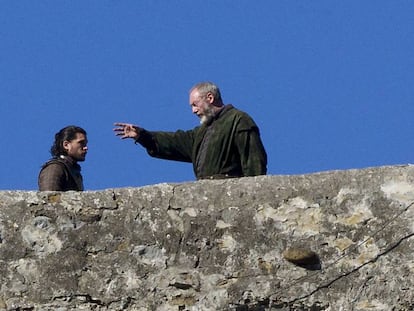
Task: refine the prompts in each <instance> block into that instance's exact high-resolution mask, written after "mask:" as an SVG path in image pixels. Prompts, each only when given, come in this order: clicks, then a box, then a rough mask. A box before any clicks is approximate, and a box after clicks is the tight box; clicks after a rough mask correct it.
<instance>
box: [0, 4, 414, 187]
mask: <svg viewBox="0 0 414 311" xmlns="http://www.w3.org/2000/svg"><path fill="white" fill-rule="evenodd" d="M0 39H1V41H0V42H1V48H0V115H1V121H2V122H1V123H0V127H1V133H2V139H1V142H2V145H3V147H2V152H1V153H0V154H1V155H0V160H1V164H2V165H1V166H0V189H1V190H36V189H37V175H38V172H39V168H40V166H41V164H42V163H43V162H45V161H46V160H47V159H48V158H49V157H50V154H49V149H50V146H51V144H52V142H53V137H54V134H55V133H56V132H57V131H58V130H59V129H60V128H62V127H64V126H66V125H69V124H75V125H79V126H81V127H83V128H85V129H86V130H87V132H88V138H89V153H88V156H87V159H86V161H85V162H83V163H82V171H83V175H84V181H85V188H86V189H87V190H100V189H106V188H117V187H137V186H144V185H151V184H156V183H162V182H185V181H194V180H195V179H194V175H193V172H192V166H191V164H188V163H179V162H172V161H165V160H159V159H154V158H151V157H149V156H148V155H147V154H146V151H145V150H144V149H143V148H141V147H140V146H136V145H134V144H133V142H132V141H122V140H119V138H117V137H115V135H114V134H113V132H112V129H113V123H114V122H130V123H135V124H137V125H140V126H142V127H144V128H146V129H148V130H167V131H173V130H176V129H190V128H193V127H195V126H197V125H198V122H199V121H198V118H197V117H196V116H194V115H192V113H191V110H190V107H189V106H188V90H189V89H190V88H191V86H193V85H194V84H195V83H197V82H200V81H206V80H208V81H213V82H215V83H216V84H218V85H219V87H220V89H221V91H222V95H223V98H224V101H225V102H226V103H231V104H233V105H234V106H236V107H237V108H239V109H241V110H243V111H246V112H248V113H249V114H250V115H251V116H252V117H253V118H254V120H255V121H256V123H257V124H258V126H259V127H260V130H261V134H262V139H263V142H264V145H265V148H266V150H267V154H268V174H271V175H279V174H283V175H286V174H288V175H291V174H292V175H293V174H304V173H313V172H320V171H326V170H338V169H339V170H342V169H352V168H365V167H372V166H382V165H394V164H406V163H412V162H413V159H414V139H413V134H414V133H413V132H414V131H413V116H414V95H413V94H414V88H413V85H414V1H409V0H406V1H399V0H395V1H383V0H376V1H361V0H358V1H352V0H351V1H332V0H329V1H328V0H326V1H304V0H303V1H295V0H285V1H276V0H263V1H246V0H237V1H235V0H234V1H230V0H220V1H219V0H213V1H205V0H203V1H200V0H177V1H167V0H165V1H161V0H159V1H154V0H142V1H121V0H117V1H115V0H112V1H1V2H0Z"/></svg>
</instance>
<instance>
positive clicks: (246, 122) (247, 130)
mask: <svg viewBox="0 0 414 311" xmlns="http://www.w3.org/2000/svg"><path fill="white" fill-rule="evenodd" d="M235 140H236V141H235V144H236V146H237V149H238V152H239V155H240V163H241V166H242V172H243V176H257V175H265V174H266V172H267V154H266V151H265V148H264V146H263V143H262V140H261V138H260V131H259V128H258V127H257V125H256V124H255V123H254V121H253V120H252V119H251V118H250V117H248V116H244V117H242V118H241V119H240V122H239V124H238V128H237V133H236V137H235Z"/></svg>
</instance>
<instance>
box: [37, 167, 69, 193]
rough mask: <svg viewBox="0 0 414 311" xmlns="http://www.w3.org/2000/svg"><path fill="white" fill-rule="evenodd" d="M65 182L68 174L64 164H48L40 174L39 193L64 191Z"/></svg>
mask: <svg viewBox="0 0 414 311" xmlns="http://www.w3.org/2000/svg"><path fill="white" fill-rule="evenodd" d="M65 180H66V173H65V170H64V168H63V167H62V164H59V163H50V164H47V165H46V166H44V167H43V168H42V169H41V171H40V173H39V178H38V185H39V191H63V190H64V189H63V188H64V184H65Z"/></svg>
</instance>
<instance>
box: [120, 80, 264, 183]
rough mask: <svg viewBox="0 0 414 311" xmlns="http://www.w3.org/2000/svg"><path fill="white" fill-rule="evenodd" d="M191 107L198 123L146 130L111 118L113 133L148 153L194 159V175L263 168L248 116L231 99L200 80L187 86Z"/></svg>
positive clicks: (251, 173) (220, 175)
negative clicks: (168, 129)
mask: <svg viewBox="0 0 414 311" xmlns="http://www.w3.org/2000/svg"><path fill="white" fill-rule="evenodd" d="M189 103H190V106H191V109H192V112H193V113H194V114H196V115H197V116H198V117H199V118H200V126H197V127H195V128H194V129H192V130H188V131H182V130H178V131H176V132H160V131H156V132H151V131H147V130H145V129H143V128H141V127H139V126H137V125H133V124H130V123H120V122H117V123H115V126H116V127H115V128H114V131H115V134H116V136H119V137H120V138H122V139H126V138H132V139H133V140H134V141H135V143H139V144H141V145H142V146H143V147H144V148H146V149H147V152H148V154H149V155H150V156H152V157H156V158H160V159H166V160H175V161H183V162H191V163H193V169H194V173H195V176H196V177H197V179H206V178H208V179H218V178H231V177H243V176H256V175H265V174H266V170H267V169H266V165H267V155H266V151H265V149H264V147H263V144H262V141H261V139H260V133H259V128H258V127H257V125H256V124H255V122H254V121H253V119H252V118H251V117H250V116H249V115H248V114H247V113H245V112H242V111H240V110H238V109H236V108H234V107H233V106H232V105H224V104H223V100H222V98H221V93H220V90H219V88H218V87H217V86H216V85H215V84H214V83H211V82H201V83H198V84H196V85H195V86H194V87H192V88H191V89H190V93H189Z"/></svg>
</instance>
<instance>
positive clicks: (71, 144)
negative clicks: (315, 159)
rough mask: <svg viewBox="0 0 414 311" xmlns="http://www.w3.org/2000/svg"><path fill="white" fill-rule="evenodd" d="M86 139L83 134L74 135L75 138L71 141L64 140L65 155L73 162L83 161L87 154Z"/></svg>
mask: <svg viewBox="0 0 414 311" xmlns="http://www.w3.org/2000/svg"><path fill="white" fill-rule="evenodd" d="M87 145H88V139H87V138H86V136H85V135H84V134H83V133H76V137H75V138H74V139H72V140H65V141H64V142H63V148H65V150H66V153H67V155H68V156H70V157H71V158H72V159H74V160H75V161H85V157H86V153H87V152H88V146H87Z"/></svg>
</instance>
